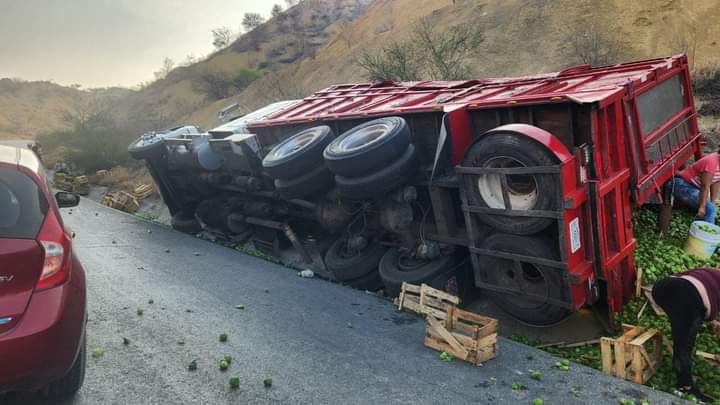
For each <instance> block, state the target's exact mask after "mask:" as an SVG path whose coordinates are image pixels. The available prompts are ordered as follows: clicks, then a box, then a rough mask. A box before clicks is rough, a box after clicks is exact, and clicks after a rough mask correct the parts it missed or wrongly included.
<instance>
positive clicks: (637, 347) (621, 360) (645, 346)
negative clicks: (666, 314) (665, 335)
mask: <svg viewBox="0 0 720 405" xmlns="http://www.w3.org/2000/svg"><path fill="white" fill-rule="evenodd" d="M623 331H624V333H623V335H622V336H620V337H619V338H616V339H613V338H608V337H604V338H601V339H600V351H601V353H602V366H603V371H604V372H606V373H608V374H611V375H614V376H615V377H618V378H622V379H625V380H629V381H633V382H635V383H637V384H644V383H646V382H647V381H648V380H649V379H650V377H652V376H653V375H654V374H655V372H656V371H657V370H658V368H659V367H660V359H661V357H662V335H661V334H660V332H658V331H657V329H645V328H643V327H640V326H633V325H623Z"/></svg>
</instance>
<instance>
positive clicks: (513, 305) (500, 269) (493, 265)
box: [479, 233, 572, 326]
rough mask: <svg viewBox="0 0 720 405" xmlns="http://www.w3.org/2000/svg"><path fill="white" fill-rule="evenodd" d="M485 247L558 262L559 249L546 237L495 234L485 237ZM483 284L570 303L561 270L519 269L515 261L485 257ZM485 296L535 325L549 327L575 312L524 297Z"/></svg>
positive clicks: (528, 265) (490, 293)
mask: <svg viewBox="0 0 720 405" xmlns="http://www.w3.org/2000/svg"><path fill="white" fill-rule="evenodd" d="M482 248H483V249H487V250H495V251H500V252H506V253H514V254H520V255H525V256H530V257H538V258H545V259H556V257H555V255H554V254H553V253H552V252H554V251H556V250H557V246H553V245H552V243H550V242H549V241H548V240H547V238H541V237H535V236H520V235H508V234H502V233H496V234H493V235H490V236H489V237H487V238H485V240H484V241H483V243H482ZM479 276H480V281H482V282H484V283H487V284H491V285H495V286H498V287H505V288H511V289H514V290H520V291H524V292H527V293H529V294H534V295H537V296H541V297H545V299H547V298H552V299H554V300H559V301H567V300H568V298H569V294H570V287H569V286H568V284H567V281H565V278H564V277H563V273H562V271H561V270H560V269H557V268H553V267H548V266H540V265H536V264H531V263H521V266H520V268H516V266H515V265H514V263H513V261H512V260H508V259H501V258H497V257H491V256H486V257H483V258H482V262H481V268H480V273H479ZM486 295H487V296H488V298H490V299H491V300H492V301H493V302H494V303H495V304H497V306H498V307H500V308H501V309H502V310H503V311H505V312H507V313H508V314H510V315H512V316H513V317H515V318H517V319H518V320H520V321H522V322H525V323H528V324H531V325H535V326H548V325H553V324H555V323H558V322H560V321H561V320H563V319H565V318H566V317H568V316H569V315H570V314H571V313H572V312H571V311H570V309H568V308H563V307H559V306H557V305H555V304H553V303H550V302H547V301H544V300H542V299H534V298H528V297H523V295H518V294H510V293H507V294H506V293H501V292H495V291H490V290H487V291H486Z"/></svg>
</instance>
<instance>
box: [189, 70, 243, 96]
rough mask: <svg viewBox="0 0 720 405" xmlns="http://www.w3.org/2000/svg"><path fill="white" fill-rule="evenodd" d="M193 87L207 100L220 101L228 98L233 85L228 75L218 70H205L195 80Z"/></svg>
mask: <svg viewBox="0 0 720 405" xmlns="http://www.w3.org/2000/svg"><path fill="white" fill-rule="evenodd" d="M193 85H194V87H195V88H196V89H198V90H199V91H201V92H203V93H204V94H205V96H206V97H207V98H208V99H210V100H220V99H223V98H227V97H228V96H230V91H231V90H232V86H233V83H232V77H231V76H230V74H228V73H226V72H223V71H220V70H211V69H206V70H204V71H202V72H200V74H199V75H198V76H197V77H196V78H195V80H194V82H193Z"/></svg>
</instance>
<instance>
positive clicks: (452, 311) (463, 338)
mask: <svg viewBox="0 0 720 405" xmlns="http://www.w3.org/2000/svg"><path fill="white" fill-rule="evenodd" d="M497 326H498V321H497V319H493V318H490V317H487V316H483V315H479V314H475V313H472V312H469V311H464V310H462V309H459V308H457V307H455V305H447V306H446V313H445V316H444V320H438V319H435V317H434V316H433V315H428V316H427V329H426V334H425V346H427V347H431V348H433V349H435V350H439V351H443V352H448V353H450V354H452V355H453V356H454V357H457V358H459V359H461V360H465V361H467V362H469V363H472V364H475V365H476V366H481V365H482V364H483V363H484V362H486V361H488V360H490V359H493V358H495V356H497Z"/></svg>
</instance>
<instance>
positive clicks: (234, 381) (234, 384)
mask: <svg viewBox="0 0 720 405" xmlns="http://www.w3.org/2000/svg"><path fill="white" fill-rule="evenodd" d="M228 383H229V384H230V388H232V389H235V388H238V387H240V378H239V377H230V380H229V381H228Z"/></svg>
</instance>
